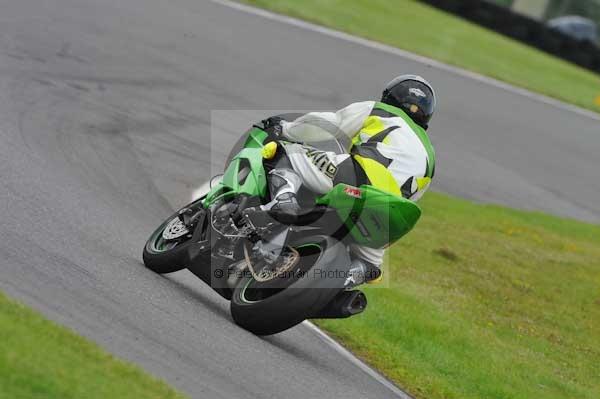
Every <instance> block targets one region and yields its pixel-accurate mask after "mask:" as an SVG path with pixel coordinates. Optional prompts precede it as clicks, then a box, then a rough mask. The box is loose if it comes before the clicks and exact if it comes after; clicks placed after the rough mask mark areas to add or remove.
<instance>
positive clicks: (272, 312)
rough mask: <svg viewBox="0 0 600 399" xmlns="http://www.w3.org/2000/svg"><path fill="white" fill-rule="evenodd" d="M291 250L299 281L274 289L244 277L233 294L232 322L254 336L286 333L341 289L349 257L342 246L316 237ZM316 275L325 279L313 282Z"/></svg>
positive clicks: (334, 241)
mask: <svg viewBox="0 0 600 399" xmlns="http://www.w3.org/2000/svg"><path fill="white" fill-rule="evenodd" d="M290 246H291V247H293V248H294V249H296V250H298V252H300V256H301V260H300V262H299V264H298V266H297V267H296V269H297V271H299V270H301V271H302V273H304V274H303V277H302V278H296V279H292V280H291V281H290V282H289V285H288V286H285V287H279V288H273V284H272V283H260V282H258V281H256V280H255V279H254V277H252V276H248V275H246V276H245V277H244V278H242V279H240V281H238V283H237V285H236V288H235V290H234V292H233V296H232V298H231V315H232V317H233V320H234V321H235V323H236V324H238V325H239V326H240V327H242V328H244V329H246V330H248V331H250V332H252V333H253V334H256V335H271V334H277V333H279V332H282V331H284V330H287V329H289V328H291V327H293V326H295V325H297V324H299V323H301V322H302V321H304V320H306V319H308V318H311V317H312V316H314V315H316V314H318V312H319V311H320V310H321V309H322V308H323V307H324V306H325V305H327V304H328V303H329V302H330V301H331V300H332V299H333V297H334V296H335V295H337V294H338V293H339V292H340V291H341V290H343V289H344V283H345V281H346V276H347V274H346V273H347V269H348V268H349V265H350V257H349V255H348V252H347V250H346V248H345V246H344V245H343V244H342V243H340V242H339V241H337V240H335V239H333V238H331V237H328V236H324V235H318V236H312V237H306V238H303V239H300V240H298V241H296V242H294V243H292V244H291V245H290ZM328 271H332V272H335V273H327V272H328ZM317 273H320V274H322V275H327V277H324V278H315V276H316V275H317ZM332 274H333V276H332Z"/></svg>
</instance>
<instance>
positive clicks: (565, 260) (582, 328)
mask: <svg viewBox="0 0 600 399" xmlns="http://www.w3.org/2000/svg"><path fill="white" fill-rule="evenodd" d="M421 205H422V207H423V210H424V215H423V217H422V220H421V221H420V222H419V225H418V226H417V227H416V229H415V230H414V231H413V232H412V233H410V234H409V235H408V236H407V237H405V238H404V239H403V240H401V241H400V242H399V243H398V244H397V245H395V246H394V247H393V248H392V249H391V255H390V256H391V261H390V266H389V270H388V271H387V276H388V282H387V283H388V284H389V288H377V286H375V287H370V286H368V287H367V288H365V291H366V293H367V296H368V299H369V306H368V308H367V311H366V312H365V313H364V314H362V315H359V316H357V317H355V318H351V319H348V320H322V321H319V322H318V324H319V325H320V326H321V327H322V328H324V329H325V330H326V331H328V332H329V333H330V334H331V335H333V336H334V337H336V338H338V339H339V340H340V341H341V342H342V343H343V344H344V345H347V346H348V347H349V348H351V349H352V350H353V351H354V352H355V353H357V354H358V355H359V356H360V357H362V358H364V359H365V360H366V361H368V362H369V363H371V364H372V365H374V366H375V367H377V368H378V369H380V370H382V371H383V372H384V373H385V374H386V375H388V376H389V377H390V378H391V379H392V380H394V381H396V382H397V383H398V384H399V385H400V386H402V387H403V388H405V389H407V390H408V391H409V392H410V393H412V394H414V395H415V396H417V397H419V398H428V399H438V398H440V399H441V398H446V399H447V398H461V399H464V398H482V399H493V398H503V399H506V398H544V399H552V398H590V399H592V398H593V399H596V398H600V226H594V225H588V224H584V223H580V222H576V221H570V220H565V219H560V218H556V217H551V216H547V215H543V214H540V213H532V212H523V211H517V210H511V209H507V208H502V207H498V206H491V205H477V204H473V203H471V202H468V201H464V200H459V199H455V198H452V197H448V196H445V195H442V194H438V193H429V194H427V195H426V197H425V198H424V199H423V201H422V202H421ZM383 285H385V284H383Z"/></svg>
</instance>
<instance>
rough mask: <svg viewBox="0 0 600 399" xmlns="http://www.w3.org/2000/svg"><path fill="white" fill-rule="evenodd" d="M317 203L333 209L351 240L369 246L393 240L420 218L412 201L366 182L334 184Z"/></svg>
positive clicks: (380, 244)
mask: <svg viewBox="0 0 600 399" xmlns="http://www.w3.org/2000/svg"><path fill="white" fill-rule="evenodd" d="M317 203H318V204H322V205H327V206H329V207H331V208H334V209H335V210H336V212H337V214H338V215H339V217H340V219H341V220H342V221H343V223H344V224H345V225H346V227H347V228H348V231H349V232H350V234H351V236H352V238H353V240H354V241H355V242H356V243H357V244H360V245H365V246H367V247H370V248H382V247H386V246H388V245H389V244H392V243H394V242H395V241H397V240H398V239H400V238H401V237H403V236H404V235H405V234H407V233H408V232H409V231H411V230H412V228H413V227H414V226H415V224H416V223H417V221H418V220H419V218H420V217H421V208H419V206H418V205H417V204H415V203H414V202H412V201H410V200H407V199H405V198H402V197H401V196H398V195H394V194H390V193H388V192H385V191H382V190H379V189H377V188H375V187H373V186H370V185H362V186H360V187H354V186H350V185H347V184H338V185H336V186H335V187H334V188H333V190H331V191H330V192H329V193H327V194H325V195H324V196H322V197H320V198H318V199H317Z"/></svg>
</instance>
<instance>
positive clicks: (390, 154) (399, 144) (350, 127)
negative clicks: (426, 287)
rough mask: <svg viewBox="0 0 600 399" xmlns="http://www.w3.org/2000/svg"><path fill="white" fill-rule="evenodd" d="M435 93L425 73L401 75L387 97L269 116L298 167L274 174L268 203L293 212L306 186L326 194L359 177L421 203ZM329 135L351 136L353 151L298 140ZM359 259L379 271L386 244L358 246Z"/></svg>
mask: <svg viewBox="0 0 600 399" xmlns="http://www.w3.org/2000/svg"><path fill="white" fill-rule="evenodd" d="M435 106H436V96H435V92H434V90H433V88H432V86H431V84H429V82H427V81H426V80H425V79H423V78H422V77H420V76H416V75H402V76H398V77H397V78H395V79H394V80H392V81H391V82H389V83H388V85H387V86H386V88H385V90H384V91H383V95H382V97H381V100H380V102H376V101H365V102H358V103H354V104H350V105H348V106H347V107H346V108H343V109H341V110H339V111H337V112H311V113H308V114H305V115H303V116H301V117H300V118H298V119H296V120H294V121H292V122H286V121H284V120H282V119H280V118H277V117H273V118H269V119H266V120H264V121H262V125H261V126H260V127H262V128H263V129H271V130H273V131H275V133H276V134H279V135H281V136H282V137H283V138H284V139H286V138H287V139H289V140H293V141H296V143H290V142H286V141H282V142H281V145H282V146H283V148H284V149H285V151H286V153H287V158H288V159H289V163H290V166H291V167H287V168H286V167H277V168H276V169H273V170H272V171H271V172H270V179H269V181H270V184H269V191H270V194H271V198H272V201H271V202H270V203H269V204H267V205H264V206H263V209H264V210H267V209H273V210H279V211H282V212H288V213H294V212H297V211H298V210H299V208H300V207H299V205H298V201H297V199H296V194H297V193H298V190H299V189H300V187H301V186H302V185H304V186H305V187H307V188H308V189H309V190H311V191H313V192H315V193H318V194H325V193H327V192H328V191H329V190H331V189H332V188H333V186H334V185H335V184H338V183H348V184H349V183H350V182H349V181H347V180H348V176H350V175H355V176H356V175H358V176H359V177H360V178H361V181H362V182H363V184H371V185H373V186H375V187H376V188H379V189H381V190H385V191H388V192H391V193H393V194H397V195H401V196H402V197H404V198H407V199H410V200H412V201H417V200H418V199H419V198H420V197H421V196H422V195H423V193H424V192H425V191H426V190H427V189H428V188H429V185H430V183H431V179H432V178H433V175H434V171H435V152H434V150H433V147H432V145H431V142H430V140H429V137H428V136H427V134H426V133H425V131H426V130H427V128H428V126H429V121H430V120H431V117H432V115H433V113H434V111H435ZM324 131H327V132H329V133H330V134H333V135H336V136H338V137H339V136H341V137H345V138H346V140H351V143H350V145H349V147H350V148H349V153H348V154H336V153H334V152H326V151H321V150H318V149H316V148H314V147H311V146H308V145H303V144H298V142H306V141H311V140H310V139H312V140H313V141H314V140H315V139H318V136H319V135H321V136H322V135H323V134H324V133H323V132H324ZM350 249H351V252H352V254H353V255H354V258H355V260H354V262H357V265H355V266H357V267H358V268H359V269H360V270H362V271H364V272H366V274H364V273H363V274H364V278H363V279H362V280H363V281H357V282H356V283H357V284H360V283H362V282H364V281H369V280H373V279H375V278H377V277H379V276H380V274H381V273H380V271H379V266H380V265H381V263H382V261H383V253H384V250H383V249H373V248H368V247H364V246H359V245H354V246H352V247H351V248H350Z"/></svg>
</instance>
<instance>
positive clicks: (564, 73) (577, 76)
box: [244, 0, 600, 111]
mask: <svg viewBox="0 0 600 399" xmlns="http://www.w3.org/2000/svg"><path fill="white" fill-rule="evenodd" d="M244 1H245V2H246V3H250V4H252V5H256V6H260V7H264V8H268V9H271V10H274V11H276V12H280V13H285V14H289V15H292V16H295V17H299V18H303V19H306V20H309V21H312V22H316V23H319V24H322V25H325V26H329V27H332V28H334V29H338V30H342V31H345V32H348V33H351V34H355V35H358V36H362V37H366V38H369V39H372V40H376V41H380V42H383V43H386V44H390V45H392V46H395V47H399V48H402V49H405V50H408V51H411V52H414V53H417V54H421V55H424V56H427V57H430V58H434V59H437V60H440V61H444V62H446V63H449V64H453V65H456V66H459V67H463V68H466V69H469V70H472V71H475V72H478V73H481V74H483V75H487V76H491V77H494V78H497V79H499V80H503V81H506V82H509V83H512V84H514V85H517V86H521V87H524V88H527V89H530V90H532V91H536V92H539V93H543V94H546V95H548V96H551V97H554V98H557V99H559V100H563V101H566V102H569V103H572V104H576V105H579V106H581V107H584V108H588V109H591V110H594V111H600V98H599V96H600V76H599V75H596V74H594V73H592V72H589V71H587V70H585V69H583V68H580V67H578V66H575V65H573V64H570V63H568V62H566V61H563V60H561V59H558V58H555V57H553V56H550V55H548V54H546V53H544V52H542V51H539V50H536V49H534V48H531V47H528V46H526V45H523V44H521V43H519V42H517V41H514V40H511V39H508V38H506V37H504V36H502V35H499V34H497V33H494V32H492V31H489V30H487V29H484V28H481V27H479V26H477V25H475V24H472V23H469V22H467V21H465V20H462V19H459V18H456V17H454V16H452V15H450V14H447V13H444V12H442V11H439V10H437V9H434V8H431V7H429V6H427V5H424V4H421V3H419V2H417V1H414V0H302V1H297V0H244ZM373 62H377V60H373ZM423 69H424V70H423V71H398V73H402V72H404V73H407V72H417V73H421V74H424V75H427V71H426V69H425V68H423ZM367 73H368V72H367ZM384 78H385V79H387V78H388V77H382V79H384ZM434 83H435V82H434ZM473 101H477V100H476V99H473ZM507 106H509V105H507Z"/></svg>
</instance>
